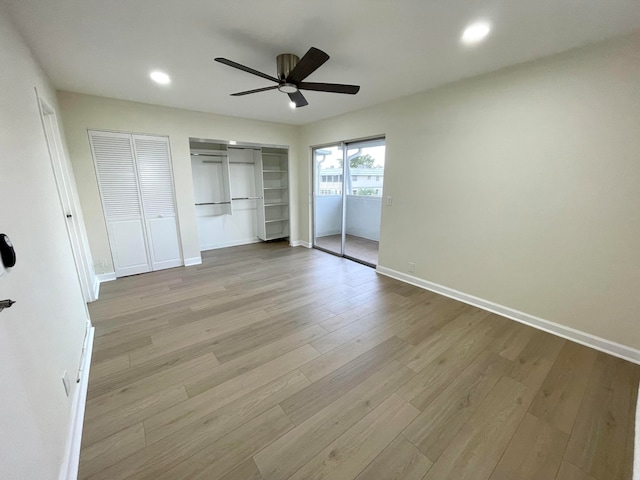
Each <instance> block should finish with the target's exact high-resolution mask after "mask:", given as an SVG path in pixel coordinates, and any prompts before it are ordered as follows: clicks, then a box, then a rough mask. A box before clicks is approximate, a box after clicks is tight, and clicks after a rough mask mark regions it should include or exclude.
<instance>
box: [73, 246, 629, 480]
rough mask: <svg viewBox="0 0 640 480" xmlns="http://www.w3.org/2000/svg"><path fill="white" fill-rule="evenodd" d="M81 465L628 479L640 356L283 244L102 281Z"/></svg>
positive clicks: (120, 472) (213, 471) (322, 474)
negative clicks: (611, 351)
mask: <svg viewBox="0 0 640 480" xmlns="http://www.w3.org/2000/svg"><path fill="white" fill-rule="evenodd" d="M90 310H91V317H92V320H93V322H94V325H95V327H96V340H95V349H94V356H93V361H92V367H91V372H90V380H89V392H88V401H87V409H86V418H85V425H84V434H83V442H82V451H81V458H80V478H82V479H89V478H90V479H106V480H114V479H154V480H155V479H171V480H181V479H192V478H193V479H208V480H211V479H224V480H232V479H236V480H260V479H264V480H277V479H288V478H290V479H345V480H346V479H356V480H389V479H398V480H399V479H406V480H408V479H411V480H421V479H422V480H449V479H455V480H459V479H473V480H527V479H531V480H533V479H535V480H545V479H556V480H593V479H595V480H618V479H630V478H631V463H632V452H633V421H634V415H635V413H634V408H635V402H636V395H637V385H638V379H639V377H640V367H639V366H637V365H633V364H631V363H628V362H625V361H622V360H619V359H616V358H614V357H611V356H608V355H605V354H603V353H599V352H597V351H595V350H591V349H589V348H586V347H583V346H580V345H577V344H575V343H571V342H569V341H565V340H563V339H560V338H557V337H554V336H552V335H549V334H546V333H543V332H540V331H537V330H534V329H532V328H529V327H526V326H524V325H521V324H518V323H516V322H513V321H510V320H507V319H504V318H501V317H498V316H497V315H493V314H490V313H487V312H484V311H482V310H479V309H477V308H474V307H471V306H468V305H465V304H462V303H459V302H456V301H454V300H451V299H448V298H445V297H442V296H439V295H436V294H433V293H430V292H427V291H425V290H421V289H419V288H417V287H413V286H410V285H406V284H403V283H400V282H398V281H395V280H392V279H389V278H386V277H383V276H380V275H377V274H376V272H375V270H373V269H371V268H368V267H365V266H363V265H359V264H357V263H354V262H350V261H348V260H344V259H340V258H337V257H334V256H332V255H329V254H326V253H323V252H320V251H317V250H308V249H305V248H301V247H298V248H290V247H288V246H287V245H286V244H284V243H273V244H254V245H248V246H242V247H234V248H229V249H224V250H215V251H211V252H206V253H205V254H204V256H203V264H202V265H199V266H196V267H189V268H175V269H171V270H164V271H161V272H155V273H151V274H146V275H139V276H134V277H127V278H123V279H119V280H117V281H115V282H111V283H107V284H103V285H102V288H101V293H100V300H99V301H98V302H95V303H93V304H91V305H90Z"/></svg>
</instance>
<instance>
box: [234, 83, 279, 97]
mask: <svg viewBox="0 0 640 480" xmlns="http://www.w3.org/2000/svg"><path fill="white" fill-rule="evenodd" d="M276 88H278V85H274V86H272V87H264V88H256V89H255V90H245V91H244V92H238V93H232V94H231V96H232V97H241V96H243V95H249V94H250V93H260V92H266V91H267V90H275V89H276Z"/></svg>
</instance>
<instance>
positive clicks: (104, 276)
mask: <svg viewBox="0 0 640 480" xmlns="http://www.w3.org/2000/svg"><path fill="white" fill-rule="evenodd" d="M96 277H97V278H98V281H99V282H100V283H103V282H111V281H113V280H115V279H116V272H109V273H101V274H99V275H96Z"/></svg>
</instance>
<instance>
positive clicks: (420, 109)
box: [299, 34, 640, 349]
mask: <svg viewBox="0 0 640 480" xmlns="http://www.w3.org/2000/svg"><path fill="white" fill-rule="evenodd" d="M381 133H383V134H386V138H387V157H386V158H387V164H386V167H387V168H386V175H385V182H384V190H385V191H384V194H385V195H392V196H393V206H389V207H387V206H385V207H383V217H382V227H381V230H382V231H381V245H380V264H381V265H382V266H384V267H388V268H391V269H394V270H397V271H400V272H404V273H407V263H408V262H415V263H416V272H415V276H417V277H419V278H421V279H424V280H428V281H430V282H434V283H437V284H440V285H443V286H446V287H450V288H453V289H456V290H458V291H461V292H464V293H467V294H470V295H474V296H477V297H480V298H482V299H485V300H489V301H492V302H495V303H498V304H501V305H504V306H507V307H511V308H513V309H516V310H519V311H522V312H525V313H527V314H530V315H535V316H537V317H540V318H542V319H545V320H549V321H552V322H557V323H560V324H562V325H565V326H568V327H572V328H575V329H578V330H581V331H584V332H587V333H591V334H594V335H597V336H600V337H603V338H605V339H609V340H611V341H615V342H619V343H621V344H625V345H628V346H631V347H635V348H637V349H638V348H640V328H638V322H639V320H640V296H639V294H638V292H640V248H638V245H639V244H640V34H636V35H634V36H630V37H625V38H620V39H616V40H613V41H609V42H607V43H604V44H600V45H597V46H592V47H588V48H584V49H580V50H575V51H572V52H568V53H565V54H562V55H559V56H556V57H551V58H548V59H544V60H541V61H538V62H534V63H530V64H526V65H522V66H519V67H516V68H511V69H508V70H504V71H501V72H497V73H494V74H491V75H487V76H483V77H479V78H476V79H471V80H468V81H464V82H460V83H457V84H455V85H451V86H447V87H443V88H439V89H436V90H432V91H430V92H427V93H423V94H420V95H414V96H411V97H407V98H404V99H400V100H397V101H394V102H391V103H386V104H383V105H379V106H376V107H373V108H368V109H365V110H362V111H358V112H354V113H351V114H347V115H343V116H340V117H336V118H332V119H329V120H326V121H322V122H318V123H314V124H310V125H307V126H305V127H303V128H302V135H301V143H300V151H301V152H305V155H304V156H301V162H300V165H299V171H300V174H301V178H303V179H305V180H304V181H300V182H299V197H300V198H301V199H305V198H307V195H308V194H309V193H310V192H309V180H308V178H309V175H310V172H309V166H310V155H309V153H308V152H309V147H310V146H311V145H319V144H324V143H328V142H332V141H339V140H345V139H353V138H361V137H367V136H373V135H377V134H381ZM299 228H300V231H301V232H304V234H305V235H306V236H307V237H306V238H302V239H303V240H309V232H310V214H309V210H308V209H307V208H302V209H301V210H300V220H299Z"/></svg>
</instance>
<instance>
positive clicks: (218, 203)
mask: <svg viewBox="0 0 640 480" xmlns="http://www.w3.org/2000/svg"><path fill="white" fill-rule="evenodd" d="M230 203H231V202H204V203H196V205H228V204H230Z"/></svg>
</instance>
